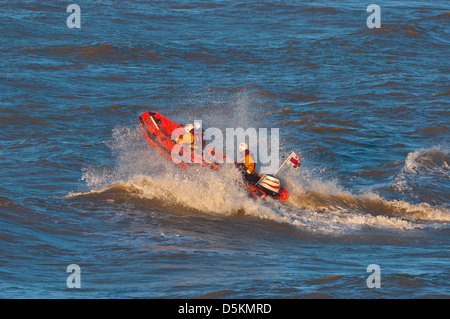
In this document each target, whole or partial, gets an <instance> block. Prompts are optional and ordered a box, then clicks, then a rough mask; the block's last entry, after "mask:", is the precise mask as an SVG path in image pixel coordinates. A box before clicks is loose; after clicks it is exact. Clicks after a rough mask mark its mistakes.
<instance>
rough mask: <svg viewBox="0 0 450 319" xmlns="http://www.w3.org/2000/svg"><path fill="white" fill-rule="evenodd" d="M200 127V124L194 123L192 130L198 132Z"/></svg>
mask: <svg viewBox="0 0 450 319" xmlns="http://www.w3.org/2000/svg"><path fill="white" fill-rule="evenodd" d="M201 127H202V126H201V125H200V123H198V122H195V123H194V129H196V130H199V129H200V128H201Z"/></svg>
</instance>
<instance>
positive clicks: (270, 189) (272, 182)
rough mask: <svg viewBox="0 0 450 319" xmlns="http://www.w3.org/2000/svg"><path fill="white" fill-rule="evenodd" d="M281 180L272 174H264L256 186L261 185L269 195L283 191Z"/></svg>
mask: <svg viewBox="0 0 450 319" xmlns="http://www.w3.org/2000/svg"><path fill="white" fill-rule="evenodd" d="M280 184H281V183H280V180H279V179H278V178H276V177H275V176H272V175H266V174H264V175H262V176H261V178H260V180H259V181H258V183H257V184H256V186H259V187H260V188H262V189H263V190H264V191H266V192H267V193H268V194H269V195H272V196H274V195H277V194H278V193H279V192H280V191H281V185H280Z"/></svg>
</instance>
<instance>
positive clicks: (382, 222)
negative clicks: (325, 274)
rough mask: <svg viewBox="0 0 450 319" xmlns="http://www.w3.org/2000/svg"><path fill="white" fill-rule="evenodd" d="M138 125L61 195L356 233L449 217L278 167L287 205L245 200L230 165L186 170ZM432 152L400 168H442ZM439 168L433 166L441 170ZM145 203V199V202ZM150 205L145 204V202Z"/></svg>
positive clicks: (118, 135) (121, 131) (118, 132)
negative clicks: (77, 188)
mask: <svg viewBox="0 0 450 319" xmlns="http://www.w3.org/2000/svg"><path fill="white" fill-rule="evenodd" d="M141 134H142V133H141V131H140V129H139V128H138V127H136V128H135V129H129V128H117V129H115V131H114V134H113V140H112V141H111V143H110V148H111V150H112V153H113V154H114V155H115V158H116V163H115V165H113V166H112V167H110V168H92V167H91V168H86V169H84V171H83V177H82V180H83V181H84V182H85V183H86V186H87V188H88V190H87V191H83V192H73V193H70V194H68V195H67V197H69V198H72V197H77V196H90V195H93V194H97V195H98V194H103V193H107V194H108V197H110V196H111V193H112V194H114V193H117V192H120V193H125V194H126V196H129V198H130V199H131V200H133V198H136V199H139V200H150V201H151V202H153V201H157V202H159V203H160V204H161V205H162V206H163V207H164V209H168V210H176V211H180V212H182V211H183V209H184V210H195V211H198V212H199V213H206V214H218V215H223V216H230V215H237V216H239V214H243V215H245V216H249V217H253V218H258V219H264V220H269V221H274V222H277V223H280V224H285V225H289V226H292V227H294V228H295V229H299V230H304V231H309V232H313V233H326V234H349V233H350V234H351V233H362V232H363V231H364V230H365V229H367V228H375V229H401V230H412V229H420V228H423V227H426V226H427V223H433V227H436V223H437V224H439V223H446V222H449V221H450V214H449V210H448V209H446V208H445V207H438V206H431V205H430V204H428V203H418V204H412V203H408V202H406V201H403V200H386V199H384V198H382V197H381V196H380V195H378V194H375V193H373V192H366V193H362V194H355V193H353V192H352V191H350V190H346V189H344V188H343V187H342V186H340V185H339V183H338V182H337V181H333V180H332V181H326V180H323V179H321V177H320V176H319V177H316V176H314V175H313V173H312V172H311V171H310V170H308V168H305V167H303V168H302V169H301V170H300V171H298V172H297V171H296V172H294V173H292V172H289V173H288V172H286V171H281V175H280V177H282V179H283V180H284V182H285V187H286V188H287V189H288V190H289V191H290V193H291V197H290V199H289V201H288V202H287V203H281V202H277V201H274V200H272V199H268V200H266V201H264V200H261V199H257V200H254V199H253V198H250V197H249V196H248V195H247V193H246V191H245V190H244V187H243V184H242V182H241V179H240V174H239V172H238V171H237V169H236V168H235V167H234V165H231V166H226V165H225V166H223V168H221V170H219V171H218V172H217V171H213V170H210V169H208V168H205V167H194V168H190V169H188V170H184V169H182V168H178V167H175V166H174V165H173V164H172V163H171V162H169V161H167V160H165V159H164V158H162V157H161V156H160V155H159V153H157V152H156V151H155V150H153V149H151V148H149V147H148V145H147V144H146V143H145V141H143V139H142V135H141ZM435 153H436V150H430V151H428V153H427V152H425V153H424V152H418V153H412V154H411V155H410V156H408V159H407V160H406V164H405V168H404V171H405V172H417V171H418V170H423V169H424V168H421V167H423V166H424V167H425V168H426V169H433V170H436V169H437V168H440V170H442V172H441V173H443V174H444V173H445V172H446V174H448V169H447V168H445V164H444V163H446V160H447V158H446V157H445V156H444V157H442V153H438V154H440V157H438V159H439V160H437V159H436V156H434V157H433V158H434V160H433V161H431V162H430V161H429V160H427V155H426V154H435ZM440 170H438V171H440ZM149 204H150V203H149ZM150 206H151V205H150Z"/></svg>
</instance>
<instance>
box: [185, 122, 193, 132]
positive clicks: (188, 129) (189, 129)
mask: <svg viewBox="0 0 450 319" xmlns="http://www.w3.org/2000/svg"><path fill="white" fill-rule="evenodd" d="M193 128H194V125H192V124H186V126H185V127H184V131H185V132H186V133H189V132H190V131H191V130H192V129H193Z"/></svg>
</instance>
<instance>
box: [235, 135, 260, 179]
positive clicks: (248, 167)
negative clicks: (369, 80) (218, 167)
mask: <svg viewBox="0 0 450 319" xmlns="http://www.w3.org/2000/svg"><path fill="white" fill-rule="evenodd" d="M239 152H241V154H242V156H241V159H240V160H239V164H238V167H239V168H240V169H241V171H242V173H243V175H244V179H245V180H246V181H248V182H250V183H252V184H253V183H256V182H257V181H258V180H259V176H258V174H256V172H255V159H254V158H253V156H252V155H251V154H250V151H249V149H248V145H247V143H244V142H242V143H241V144H239Z"/></svg>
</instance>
